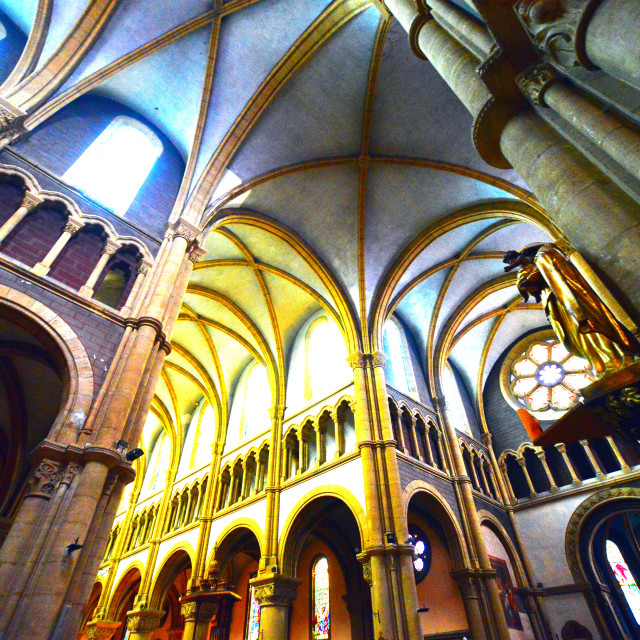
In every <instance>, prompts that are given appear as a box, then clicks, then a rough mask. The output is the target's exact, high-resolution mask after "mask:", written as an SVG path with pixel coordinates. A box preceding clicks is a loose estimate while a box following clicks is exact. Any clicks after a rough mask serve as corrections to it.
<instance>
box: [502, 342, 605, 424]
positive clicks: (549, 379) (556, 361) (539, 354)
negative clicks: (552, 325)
mask: <svg viewBox="0 0 640 640" xmlns="http://www.w3.org/2000/svg"><path fill="white" fill-rule="evenodd" d="M510 377H511V380H510V386H511V392H512V393H513V395H514V397H515V398H516V399H517V400H518V401H519V403H520V404H521V405H522V406H523V407H525V408H526V409H528V410H529V411H533V412H542V411H548V410H551V411H556V412H558V411H567V410H569V409H571V408H572V407H574V406H575V405H576V404H577V402H578V399H579V395H578V392H579V391H580V389H582V388H583V387H586V386H587V385H589V384H591V383H592V382H593V378H592V377H591V374H590V373H589V363H588V362H587V361H586V360H583V359H582V358H578V357H577V356H572V355H571V354H570V353H569V352H568V351H567V350H566V348H565V347H564V345H562V344H561V343H560V342H559V341H558V340H557V339H548V340H539V341H537V342H533V343H532V344H530V345H529V346H528V347H527V349H526V350H525V351H523V352H522V353H521V354H520V356H519V357H517V358H516V359H515V360H514V362H513V364H512V365H511V371H510Z"/></svg>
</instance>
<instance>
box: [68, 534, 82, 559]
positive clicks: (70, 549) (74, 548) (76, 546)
mask: <svg viewBox="0 0 640 640" xmlns="http://www.w3.org/2000/svg"><path fill="white" fill-rule="evenodd" d="M78 540H80V538H79V537H78V538H76V541H75V542H72V543H71V544H68V545H67V546H66V547H65V549H64V555H65V556H67V557H69V556H70V555H71V554H72V553H73V552H74V551H77V550H78V549H82V547H84V545H83V544H78Z"/></svg>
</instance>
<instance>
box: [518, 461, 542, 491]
mask: <svg viewBox="0 0 640 640" xmlns="http://www.w3.org/2000/svg"><path fill="white" fill-rule="evenodd" d="M516 461H517V462H518V464H519V465H520V468H521V469H522V473H523V474H524V479H525V480H526V482H527V486H528V487H529V497H530V498H531V499H533V498H535V497H536V496H537V495H538V494H537V493H536V490H535V488H534V486H533V482H531V476H530V475H529V471H528V469H527V461H526V460H525V459H524V457H523V456H518V457H517V458H516Z"/></svg>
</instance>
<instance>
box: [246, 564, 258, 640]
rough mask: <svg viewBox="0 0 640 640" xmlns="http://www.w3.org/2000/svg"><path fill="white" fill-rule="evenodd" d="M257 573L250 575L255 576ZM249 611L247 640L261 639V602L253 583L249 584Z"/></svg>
mask: <svg viewBox="0 0 640 640" xmlns="http://www.w3.org/2000/svg"><path fill="white" fill-rule="evenodd" d="M255 575H256V574H251V576H250V577H252V578H255ZM247 601H248V611H247V628H246V631H245V640H259V638H260V603H259V602H258V600H257V598H256V589H255V587H254V586H253V585H251V584H250V585H249V597H248V598H247Z"/></svg>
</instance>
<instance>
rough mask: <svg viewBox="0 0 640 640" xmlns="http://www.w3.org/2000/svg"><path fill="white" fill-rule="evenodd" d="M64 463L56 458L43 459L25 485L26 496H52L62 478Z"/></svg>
mask: <svg viewBox="0 0 640 640" xmlns="http://www.w3.org/2000/svg"><path fill="white" fill-rule="evenodd" d="M64 466H65V465H64V464H62V463H60V462H57V461H55V460H47V459H45V460H41V461H40V464H39V465H38V466H37V467H36V469H35V470H34V471H33V473H32V474H31V477H30V478H29V480H28V482H27V486H26V487H25V496H26V497H33V496H37V497H40V498H47V500H48V499H49V498H51V496H52V495H53V492H54V491H55V490H56V487H57V486H58V484H59V483H60V480H61V479H62V474H63V471H64Z"/></svg>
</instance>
